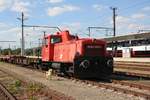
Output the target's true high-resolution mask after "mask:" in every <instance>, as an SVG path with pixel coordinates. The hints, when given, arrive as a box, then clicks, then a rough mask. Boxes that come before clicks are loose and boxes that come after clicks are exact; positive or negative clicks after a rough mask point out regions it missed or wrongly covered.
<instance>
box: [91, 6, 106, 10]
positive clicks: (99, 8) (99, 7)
mask: <svg viewBox="0 0 150 100" xmlns="http://www.w3.org/2000/svg"><path fill="white" fill-rule="evenodd" d="M92 7H93V8H94V9H96V10H97V11H101V10H102V9H103V8H106V6H103V5H100V4H94V5H92Z"/></svg>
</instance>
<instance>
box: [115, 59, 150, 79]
mask: <svg viewBox="0 0 150 100" xmlns="http://www.w3.org/2000/svg"><path fill="white" fill-rule="evenodd" d="M149 71H150V63H149V62H144V63H142V62H125V61H117V62H115V64H114V73H115V74H118V75H119V74H120V75H131V76H137V77H147V78H150V73H149Z"/></svg>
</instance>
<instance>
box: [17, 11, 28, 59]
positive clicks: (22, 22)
mask: <svg viewBox="0 0 150 100" xmlns="http://www.w3.org/2000/svg"><path fill="white" fill-rule="evenodd" d="M17 19H18V20H20V21H21V56H24V55H25V40H24V20H27V19H26V18H24V13H23V12H22V13H21V18H17Z"/></svg>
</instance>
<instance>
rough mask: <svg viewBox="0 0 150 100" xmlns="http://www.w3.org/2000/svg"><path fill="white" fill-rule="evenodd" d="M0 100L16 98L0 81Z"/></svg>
mask: <svg viewBox="0 0 150 100" xmlns="http://www.w3.org/2000/svg"><path fill="white" fill-rule="evenodd" d="M0 99H1V100H17V99H16V98H15V97H14V96H13V95H12V94H11V93H10V92H9V91H8V90H7V89H6V88H5V87H4V86H3V85H2V84H1V83H0Z"/></svg>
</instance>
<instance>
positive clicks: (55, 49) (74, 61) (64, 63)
mask: <svg viewBox="0 0 150 100" xmlns="http://www.w3.org/2000/svg"><path fill="white" fill-rule="evenodd" d="M43 41H44V43H43V46H42V62H47V63H51V67H52V68H54V69H57V70H59V72H62V73H63V74H67V75H73V76H75V77H79V78H91V77H97V78H100V77H101V78H102V77H106V76H109V75H111V74H112V72H113V58H112V57H111V56H109V55H107V52H106V42H105V41H104V40H99V39H98V40H97V39H89V38H81V39H79V38H78V37H77V36H73V35H70V33H69V31H63V32H60V33H58V32H57V33H56V34H55V35H48V36H44V40H43Z"/></svg>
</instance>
